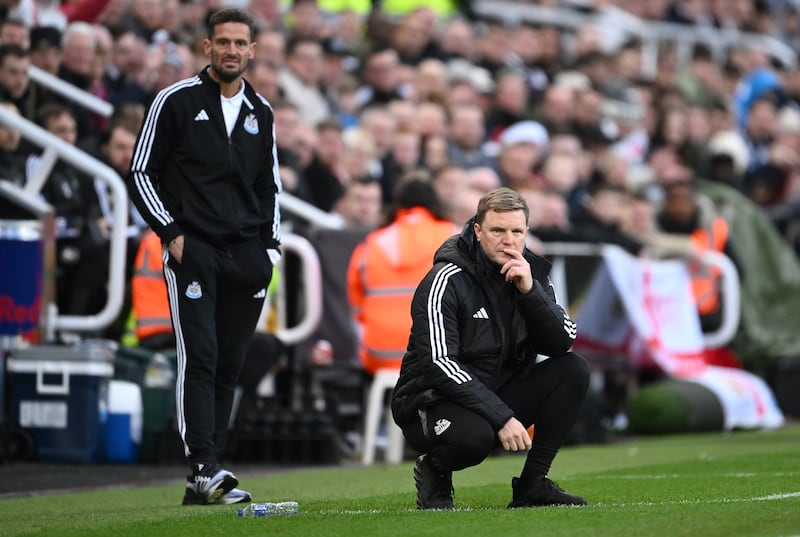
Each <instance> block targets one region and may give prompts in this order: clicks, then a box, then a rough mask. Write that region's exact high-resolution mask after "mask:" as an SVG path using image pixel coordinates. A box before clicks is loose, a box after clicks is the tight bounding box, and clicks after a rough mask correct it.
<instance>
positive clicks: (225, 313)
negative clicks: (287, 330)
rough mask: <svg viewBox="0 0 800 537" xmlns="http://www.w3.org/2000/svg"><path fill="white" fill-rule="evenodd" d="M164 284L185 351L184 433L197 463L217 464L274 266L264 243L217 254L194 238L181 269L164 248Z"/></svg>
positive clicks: (180, 357)
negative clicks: (243, 365)
mask: <svg viewBox="0 0 800 537" xmlns="http://www.w3.org/2000/svg"><path fill="white" fill-rule="evenodd" d="M164 277H165V279H166V282H167V290H168V292H169V304H170V313H171V316H172V325H173V328H174V330H175V338H176V349H177V362H178V363H177V379H176V394H175V401H176V413H177V419H178V432H179V433H180V435H181V439H182V440H183V444H184V449H185V453H186V456H187V458H188V461H189V462H190V463H194V462H203V463H216V462H217V457H218V456H219V455H220V454H221V453H222V450H223V449H224V447H225V437H226V432H227V428H228V420H229V419H230V414H231V407H232V405H233V395H234V391H235V389H236V385H237V382H238V379H239V370H240V369H241V366H242V362H243V361H244V357H245V354H246V353H247V350H248V347H249V346H250V340H251V338H252V336H253V332H254V330H255V327H256V323H257V322H258V317H259V315H260V313H261V309H262V306H263V304H264V298H265V297H266V288H267V286H268V285H269V282H270V278H271V277H272V263H271V262H270V260H269V257H268V255H267V252H266V249H265V248H264V246H263V244H262V242H261V240H259V239H253V240H250V241H246V242H241V243H237V244H235V245H232V246H228V247H225V248H217V247H214V246H212V245H210V244H208V243H206V242H204V241H202V240H201V239H198V238H197V237H193V236H190V235H186V236H185V237H184V248H183V258H182V259H181V262H180V263H178V262H177V261H176V260H175V259H174V258H171V256H170V254H169V251H168V250H167V249H166V248H164Z"/></svg>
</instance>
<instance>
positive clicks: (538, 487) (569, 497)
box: [508, 477, 586, 509]
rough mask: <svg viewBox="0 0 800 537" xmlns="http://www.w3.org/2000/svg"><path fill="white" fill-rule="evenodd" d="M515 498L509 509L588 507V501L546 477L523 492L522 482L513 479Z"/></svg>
mask: <svg viewBox="0 0 800 537" xmlns="http://www.w3.org/2000/svg"><path fill="white" fill-rule="evenodd" d="M511 489H512V490H513V491H514V495H513V498H512V500H511V502H510V503H509V504H508V508H509V509H516V508H517V507H544V506H548V505H586V500H584V499H583V498H581V497H580V496H575V495H573V494H570V493H569V492H567V491H565V490H564V489H562V488H561V487H559V486H558V485H556V484H555V483H553V482H552V481H551V480H549V479H548V478H546V477H543V478H541V479H540V480H537V481H535V482H534V485H533V486H530V487H526V488H525V489H524V490H521V486H520V480H519V478H517V477H514V478H512V479H511Z"/></svg>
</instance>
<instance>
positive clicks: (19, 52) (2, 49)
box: [0, 43, 28, 65]
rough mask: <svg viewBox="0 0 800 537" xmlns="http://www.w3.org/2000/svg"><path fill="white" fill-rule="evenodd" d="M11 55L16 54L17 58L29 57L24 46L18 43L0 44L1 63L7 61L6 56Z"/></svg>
mask: <svg viewBox="0 0 800 537" xmlns="http://www.w3.org/2000/svg"><path fill="white" fill-rule="evenodd" d="M9 56H14V57H16V58H27V57H28V53H27V52H26V51H25V49H24V48H22V47H21V46H19V45H17V44H16V43H5V44H3V45H0V65H2V64H3V63H5V61H6V58H7V57H9Z"/></svg>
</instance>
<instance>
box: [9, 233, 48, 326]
mask: <svg viewBox="0 0 800 537" xmlns="http://www.w3.org/2000/svg"><path fill="white" fill-rule="evenodd" d="M42 253H43V248H42V243H41V241H39V240H25V239H23V238H22V237H20V236H17V237H13V236H9V234H5V236H4V237H0V336H19V335H25V334H27V333H29V332H30V331H32V330H34V329H36V328H37V327H38V326H39V317H40V314H41V311H42V271H43V266H42Z"/></svg>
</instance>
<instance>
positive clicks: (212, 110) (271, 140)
mask: <svg viewBox="0 0 800 537" xmlns="http://www.w3.org/2000/svg"><path fill="white" fill-rule="evenodd" d="M254 34H255V23H254V21H253V18H252V17H251V16H250V15H249V14H248V13H246V12H243V11H240V10H235V9H223V10H221V11H218V12H217V13H215V14H214V15H212V16H211V18H210V19H209V22H208V36H207V38H206V39H205V41H204V44H203V46H204V49H205V53H206V56H207V57H209V58H210V60H211V65H210V66H208V67H206V68H205V69H204V70H203V71H202V72H201V73H200V74H199V75H197V76H195V77H192V78H188V79H186V80H182V81H180V82H177V83H175V84H173V85H172V86H169V87H167V88H165V89H164V90H162V91H161V92H159V93H158V94H157V95H156V97H155V99H154V100H153V102H152V104H151V105H150V108H149V110H148V112H147V116H146V118H145V121H144V124H143V126H142V130H141V132H140V133H139V136H138V139H137V141H136V148H135V150H134V155H133V161H132V164H131V172H130V174H129V177H128V182H129V190H130V193H131V196H132V198H133V200H134V202H135V204H136V206H137V207H138V208H139V211H140V212H141V213H142V216H144V217H145V219H146V220H147V222H148V224H149V225H150V227H151V228H152V229H153V230H154V231H155V232H156V233H157V234H158V236H159V237H160V238H161V242H162V244H163V245H164V250H163V257H164V277H165V279H166V282H167V289H168V293H169V302H170V311H171V316H172V324H173V327H174V329H175V335H176V339H177V342H176V346H177V356H178V375H177V393H176V403H177V415H178V431H179V433H180V435H181V438H182V439H183V443H184V449H185V453H186V457H187V459H188V462H189V466H190V471H191V473H190V475H188V476H187V478H188V482H187V485H186V493H185V496H184V499H183V503H184V504H198V503H199V504H206V503H237V502H244V501H249V500H250V495H249V494H248V493H246V492H244V491H242V490H239V489H237V488H236V486H237V485H238V480H237V479H236V477H235V476H234V475H233V474H232V473H231V472H229V471H227V470H224V469H222V468H221V467H220V466H219V463H218V460H217V458H218V456H219V455H220V453H221V452H222V449H223V447H224V444H225V435H226V429H227V425H228V419H229V417H230V413H231V406H232V401H233V393H234V389H235V386H236V383H237V380H238V375H239V370H240V367H241V365H242V361H243V359H244V356H245V353H246V352H247V349H248V346H249V344H250V339H251V337H252V335H253V332H254V329H255V326H256V323H257V321H258V317H259V314H260V312H261V308H262V304H263V302H264V298H265V297H266V289H267V286H268V284H269V281H270V278H271V275H272V268H273V264H274V263H276V262H277V261H278V259H279V258H280V255H279V253H278V246H279V241H280V227H279V226H280V217H279V213H278V202H277V197H278V194H279V193H280V192H281V183H280V177H279V175H278V160H277V157H276V149H275V129H274V122H273V114H272V108H271V107H270V105H269V104H268V103H267V102H266V101H265V100H264V99H263V98H262V97H261V96H260V95H258V94H257V93H256V92H255V91H254V90H253V88H252V87H251V86H250V84H249V83H248V82H247V81H245V80H244V79H243V78H242V73H244V71H245V68H246V67H247V63H248V61H249V60H250V59H252V58H253V54H254V53H255V43H254V42H253V39H254Z"/></svg>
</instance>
